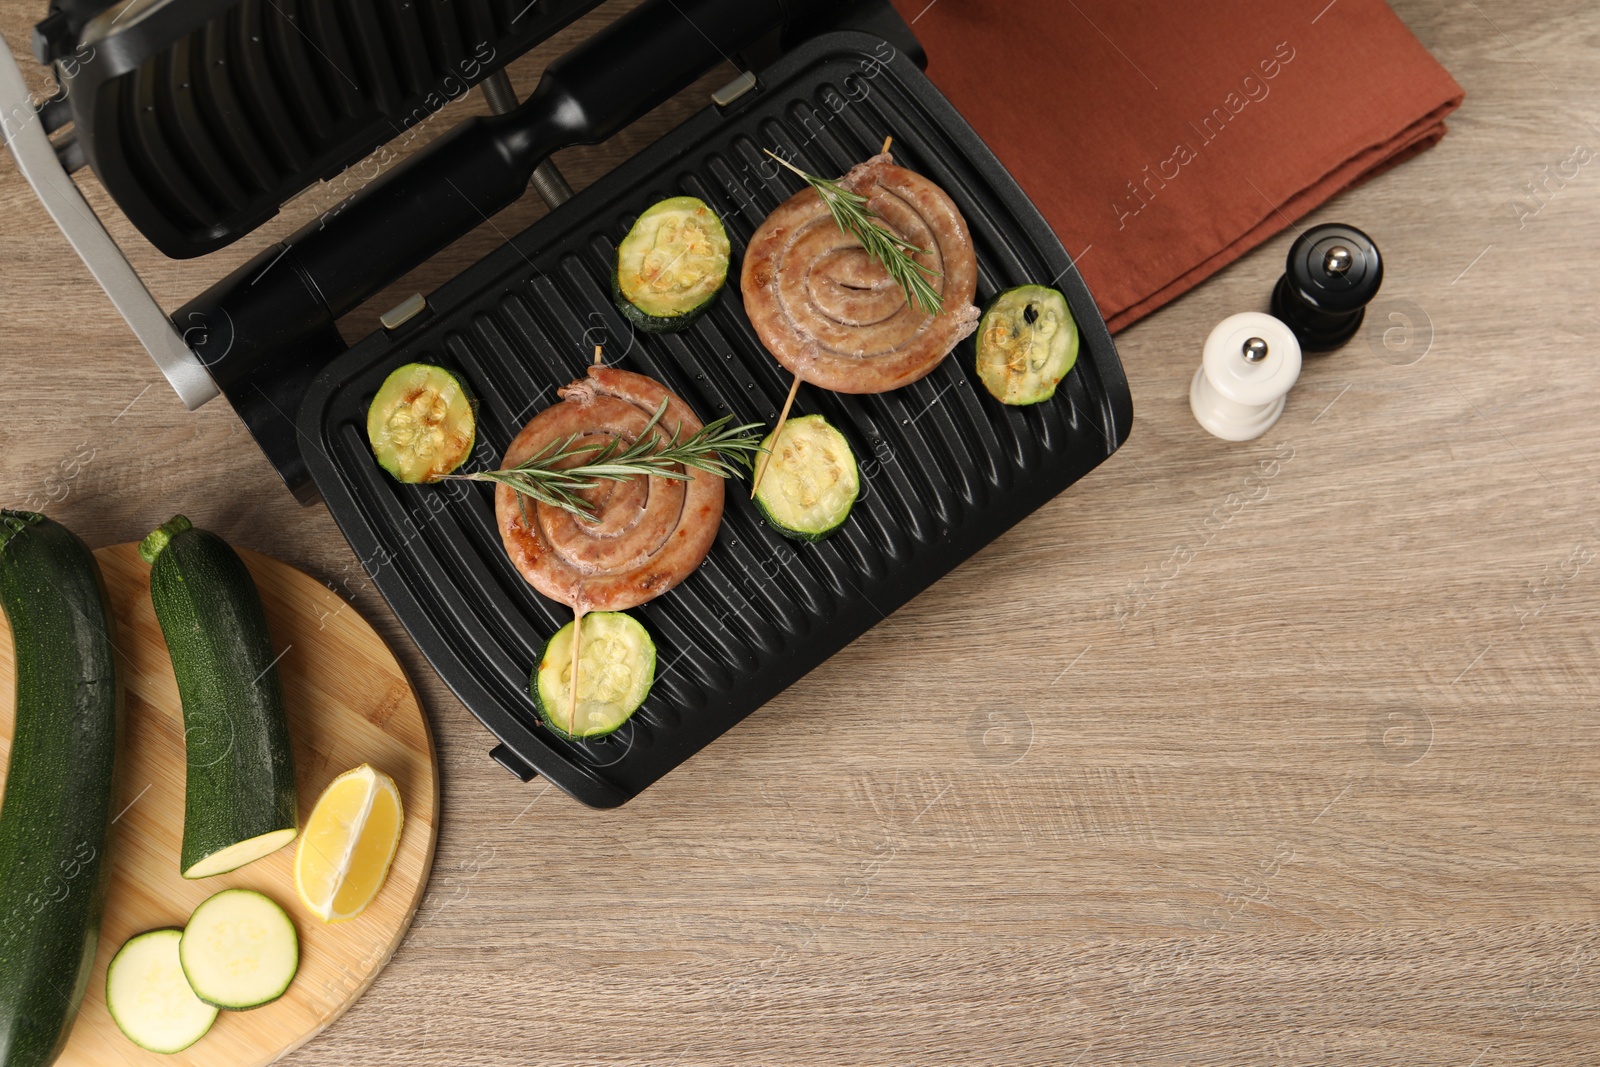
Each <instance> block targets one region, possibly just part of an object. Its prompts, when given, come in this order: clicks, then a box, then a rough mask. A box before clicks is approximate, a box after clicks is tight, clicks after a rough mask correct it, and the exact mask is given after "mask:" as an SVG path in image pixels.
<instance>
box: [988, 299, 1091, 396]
mask: <svg viewBox="0 0 1600 1067" xmlns="http://www.w3.org/2000/svg"><path fill="white" fill-rule="evenodd" d="M1077 361H1078V324H1077V322H1076V321H1074V320H1073V318H1072V312H1071V311H1069V310H1068V309H1067V300H1066V297H1064V296H1062V295H1061V294H1060V293H1059V292H1057V291H1056V290H1054V289H1047V288H1045V287H1044V286H1042V285H1022V286H1018V287H1017V288H1015V289H1007V290H1006V291H1005V292H1003V293H1001V294H1000V295H999V296H997V297H995V298H994V303H992V304H990V305H989V310H988V311H986V312H984V314H983V321H981V322H980V323H978V377H979V378H981V379H983V384H984V387H985V388H987V389H988V390H989V392H990V393H992V394H993V395H994V398H995V399H996V400H998V401H1000V402H1001V403H1002V404H1016V405H1021V404H1037V403H1039V402H1040V401H1041V400H1049V399H1050V398H1051V397H1052V396H1054V395H1055V391H1056V386H1057V385H1059V384H1061V379H1063V378H1065V377H1066V376H1067V372H1068V371H1070V370H1071V369H1072V365H1073V364H1074V363H1076V362H1077Z"/></svg>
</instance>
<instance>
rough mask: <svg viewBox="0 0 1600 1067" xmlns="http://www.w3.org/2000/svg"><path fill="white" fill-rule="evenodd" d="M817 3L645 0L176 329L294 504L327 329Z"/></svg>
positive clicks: (336, 343)
mask: <svg viewBox="0 0 1600 1067" xmlns="http://www.w3.org/2000/svg"><path fill="white" fill-rule="evenodd" d="M817 6H820V0H646V2H645V3H643V4H641V5H640V6H638V7H636V8H634V9H633V10H632V11H630V12H629V13H628V14H626V15H624V16H623V17H622V18H620V19H618V20H617V21H616V22H614V23H612V24H611V25H610V26H609V27H607V28H606V29H605V30H603V31H601V32H600V33H599V34H597V35H595V36H594V37H591V38H589V39H588V40H587V41H585V42H584V43H583V44H581V45H579V46H578V47H576V48H574V49H573V50H572V51H570V52H568V53H566V54H565V55H563V56H562V57H561V58H559V59H557V60H556V61H555V62H554V63H552V64H551V65H550V66H549V67H548V68H547V69H546V70H545V72H544V76H543V77H542V78H541V79H540V81H539V85H538V87H537V88H536V89H535V90H534V92H533V94H532V95H531V96H530V97H529V98H528V99H527V100H526V101H525V102H523V103H522V104H521V105H519V106H518V107H516V108H515V109H513V110H511V111H508V112H506V113H505V114H502V115H490V116H483V117H475V118H471V119H468V120H467V121H465V122H463V123H461V124H460V125H459V126H457V127H456V128H455V129H453V130H451V131H450V132H449V133H447V134H445V135H444V136H442V137H440V138H439V139H438V140H437V141H435V142H434V143H432V144H430V145H429V146H428V147H427V148H425V149H423V150H422V151H420V152H418V153H416V154H415V155H413V156H412V157H410V158H409V159H407V160H406V161H405V163H403V164H402V165H401V166H399V167H397V168H396V169H395V170H393V171H391V172H390V173H389V174H387V175H386V176H384V177H382V178H380V179H379V180H377V181H376V182H374V183H373V184H372V185H369V186H368V187H367V188H365V189H363V190H362V191H360V192H359V193H357V194H355V195H354V196H353V197H351V198H350V199H349V200H347V201H345V202H344V203H343V204H341V205H340V206H339V207H336V208H335V209H333V211H331V212H329V213H328V214H326V215H324V216H322V217H321V218H318V219H315V220H313V221H312V222H310V223H308V224H307V225H305V226H304V227H302V228H301V229H300V230H299V231H297V232H296V233H295V234H294V235H293V236H292V237H290V238H289V239H288V240H286V241H282V242H280V243H278V244H275V245H272V246H271V247H269V248H267V249H265V250H264V251H262V252H261V253H260V254H259V255H257V256H256V257H255V258H253V259H252V260H250V261H249V262H248V263H246V264H245V265H244V266H242V267H240V268H239V269H238V270H236V271H235V272H234V273H233V274H231V275H229V276H228V277H226V278H224V279H223V280H222V281H220V282H218V283H217V284H215V285H213V286H212V287H211V288H210V289H209V290H207V291H206V292H205V293H203V294H201V295H200V296H198V297H196V298H195V299H194V300H191V301H190V302H189V303H188V304H186V305H184V306H183V307H182V308H180V309H179V310H178V311H177V312H176V313H175V314H174V315H173V316H172V318H173V321H174V322H175V323H176V324H177V327H178V329H179V330H180V331H182V332H183V335H184V338H185V340H186V341H187V343H188V344H189V346H190V347H191V348H192V349H193V350H194V352H195V353H196V354H197V355H198V356H199V357H200V359H201V361H202V362H203V363H204V364H205V366H206V368H207V369H208V370H209V371H210V373H211V376H212V377H213V378H214V379H215V380H216V383H217V385H218V386H219V387H220V388H221V389H222V391H223V392H224V393H225V394H226V395H227V396H228V399H229V400H230V401H231V402H232V403H233V405H234V407H235V409H236V410H237V411H238V413H239V415H240V417H241V418H242V419H243V420H244V422H245V423H246V425H247V426H248V427H249V428H250V430H251V432H252V433H253V434H254V435H255V437H256V439H257V441H258V442H259V443H260V444H261V447H262V449H263V450H264V451H265V452H266V453H267V456H268V458H269V459H271V460H272V462H273V465H274V466H275V467H277V469H278V472H279V473H280V474H281V475H283V477H284V480H285V481H286V482H287V483H288V484H289V487H290V488H291V489H292V490H294V491H295V493H296V495H297V496H299V497H301V499H302V500H304V499H307V497H308V495H309V484H310V480H309V475H308V472H307V471H306V468H305V464H304V461H303V460H302V459H301V458H300V455H299V445H298V442H297V441H296V440H295V430H294V424H293V420H294V416H295V409H296V408H297V407H298V400H299V397H300V396H302V395H304V392H305V389H306V387H307V386H308V385H309V384H310V382H311V380H312V379H313V378H314V377H315V376H316V373H317V372H318V371H319V370H320V369H321V367H322V366H324V365H325V364H326V363H327V362H328V361H329V360H330V359H332V358H333V357H334V356H336V355H338V354H339V352H341V351H343V350H344V343H343V341H342V340H341V339H340V337H339V333H338V330H337V328H336V327H335V322H336V321H337V319H338V318H339V317H340V316H341V315H344V314H345V313H347V312H349V311H351V310H352V309H354V308H355V307H356V306H357V305H359V304H360V303H361V302H362V301H364V300H366V299H367V298H368V297H370V296H372V295H373V294H374V293H377V292H379V291H380V290H381V289H383V288H384V287H385V286H387V285H388V284H389V283H390V282H392V281H394V280H395V279H397V278H399V277H400V276H402V275H403V274H405V273H406V272H407V271H409V270H411V269H412V268H414V267H416V266H418V265H419V264H421V263H423V262H425V261H426V260H428V259H429V258H430V257H432V256H433V255H434V254H435V253H437V252H438V251H439V250H440V249H442V248H444V247H445V246H446V245H448V244H450V243H451V242H452V241H454V240H456V239H457V238H459V237H461V236H462V235H464V234H466V233H467V232H469V231H470V230H472V229H473V228H474V227H476V226H477V225H479V224H480V223H482V222H483V221H484V220H485V219H487V218H489V217H490V216H492V215H494V214H495V213H496V212H498V211H499V210H501V209H502V208H504V207H506V206H508V205H509V204H511V203H512V202H514V201H515V200H517V199H518V198H519V197H520V196H522V194H523V192H524V191H525V190H526V189H527V186H528V182H529V180H530V178H531V177H532V175H533V171H534V168H535V167H537V166H538V165H539V163H540V162H541V161H542V160H544V159H545V158H547V157H548V156H549V155H550V154H551V153H553V152H555V151H556V150H557V149H561V148H566V147H569V146H572V145H579V144H595V143H598V142H600V141H603V140H605V139H606V138H607V137H609V136H611V135H612V134H614V133H616V132H617V131H618V130H620V129H622V128H623V127H624V126H626V125H628V124H629V123H630V122H633V121H634V120H635V119H637V118H639V117H640V116H641V115H643V114H645V113H646V112H647V111H650V110H651V109H652V108H654V107H656V106H657V105H659V104H661V103H662V102H664V101H665V100H667V99H668V98H669V97H671V96H673V95H674V94H676V93H678V92H679V91H681V90H682V89H684V88H685V87H687V86H688V85H689V84H690V83H691V82H693V81H694V80H695V79H696V78H698V77H699V76H700V75H702V74H704V73H705V72H706V71H708V70H710V69H711V68H713V67H715V66H716V65H717V64H718V63H720V62H722V61H723V60H724V59H727V58H728V57H729V56H731V55H732V54H733V53H735V52H739V51H741V50H743V49H745V48H748V47H749V46H751V45H752V44H754V43H755V42H757V41H758V40H760V39H761V38H762V37H764V36H766V35H767V34H769V33H771V32H772V31H774V30H778V29H781V28H782V27H783V26H785V25H786V24H787V23H788V22H790V21H791V20H792V18H793V17H795V16H798V15H801V14H805V13H808V12H809V11H810V9H812V8H813V7H817Z"/></svg>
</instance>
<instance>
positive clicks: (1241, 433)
mask: <svg viewBox="0 0 1600 1067" xmlns="http://www.w3.org/2000/svg"><path fill="white" fill-rule="evenodd" d="M1299 377H1300V343H1299V342H1298V341H1296V340H1295V336H1294V332H1293V331H1292V330H1290V329H1289V327H1288V326H1287V325H1285V324H1284V323H1283V322H1281V321H1279V320H1278V319H1275V318H1273V317H1272V316H1271V315H1264V314H1262V313H1261V312H1259V311H1245V312H1241V313H1239V314H1237V315H1230V316H1228V317H1227V318H1225V319H1223V320H1222V321H1221V322H1219V323H1218V324H1217V325H1216V327H1215V328H1214V329H1213V330H1212V331H1211V336H1209V337H1207V338H1206V347H1205V355H1204V356H1203V357H1202V359H1201V361H1200V369H1199V370H1197V371H1195V372H1194V378H1193V379H1192V380H1191V381H1190V382H1189V409H1190V410H1191V411H1193V412H1194V417H1195V421H1197V422H1199V423H1200V425H1201V426H1202V427H1204V428H1205V429H1206V430H1207V431H1208V432H1210V433H1212V434H1215V435H1216V436H1217V437H1220V438H1222V439H1223V440H1225V441H1249V440H1251V439H1253V438H1256V437H1260V436H1261V435H1262V434H1264V433H1266V432H1267V430H1268V429H1270V428H1271V427H1272V424H1273V423H1275V422H1277V421H1278V416H1279V415H1281V414H1283V408H1284V398H1285V397H1286V396H1287V395H1288V392H1289V390H1290V389H1291V388H1292V387H1293V386H1294V383H1295V381H1296V380H1297V379H1298V378H1299Z"/></svg>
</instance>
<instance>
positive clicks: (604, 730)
mask: <svg viewBox="0 0 1600 1067" xmlns="http://www.w3.org/2000/svg"><path fill="white" fill-rule="evenodd" d="M655 680H656V643H655V641H654V640H652V639H651V637H650V631H649V630H646V629H645V628H644V626H643V625H642V624H641V623H640V622H639V621H638V620H637V619H635V618H633V616H631V615H624V614H623V613H622V612H620V611H596V612H591V613H589V614H587V615H585V616H584V617H583V642H582V647H581V648H579V649H578V712H577V715H576V716H574V715H573V713H572V623H570V622H569V623H567V624H566V625H565V626H563V627H562V628H561V629H559V630H557V631H556V632H555V635H554V636H553V637H551V638H550V640H548V641H546V642H545V646H544V650H543V651H542V652H540V653H539V665H538V666H537V667H535V668H534V669H533V678H532V680H531V684H530V686H529V688H530V689H531V690H532V694H533V700H534V703H535V704H537V705H538V707H539V718H540V719H541V720H543V722H544V724H545V725H546V726H548V727H549V728H550V729H551V730H553V731H554V732H555V733H557V734H558V735H560V736H561V737H564V738H566V739H567V740H569V741H580V740H583V739H584V738H589V737H604V736H605V735H606V734H609V733H614V732H615V731H616V730H618V729H620V728H621V726H622V724H623V723H625V722H627V721H628V719H629V718H630V717H631V716H632V715H633V713H634V712H635V711H638V710H639V705H640V704H643V703H644V698H645V697H646V696H648V695H649V694H650V687H651V686H652V685H654V684H655Z"/></svg>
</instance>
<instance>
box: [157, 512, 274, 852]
mask: <svg viewBox="0 0 1600 1067" xmlns="http://www.w3.org/2000/svg"><path fill="white" fill-rule="evenodd" d="M139 554H140V555H141V556H143V557H144V559H145V560H146V562H148V563H149V564H150V599H151V601H152V602H153V603H154V604H155V609H156V618H157V620H159V621H160V623H161V633H162V635H163V636H165V637H166V639H167V653H168V655H170V656H171V657H172V670H173V673H174V674H175V675H177V679H178V695H179V697H181V698H182V700H183V736H184V758H185V762H186V764H187V768H188V776H187V778H186V780H185V784H184V806H183V856H182V860H181V868H182V871H183V876H184V877H185V878H206V877H209V876H211V875H214V874H223V873H226V872H227V871H231V870H235V869H237V868H239V867H243V866H244V865H245V864H247V863H252V862H254V861H255V860H258V859H260V858H261V857H262V856H265V855H268V854H269V853H272V852H276V851H277V850H278V849H280V848H282V847H283V846H284V845H286V844H288V843H289V842H290V841H293V840H294V838H295V835H296V834H298V833H299V832H300V830H299V825H300V824H299V811H298V808H297V805H296V803H295V789H294V756H293V754H292V753H291V752H290V750H289V722H288V717H287V716H286V715H285V714H284V710H283V686H282V684H281V683H280V682H279V680H278V667H277V661H278V656H277V654H276V653H274V652H273V651H272V637H271V635H270V634H268V632H267V616H266V613H265V612H264V611H262V609H261V594H260V592H259V591H258V590H257V589H256V583H255V580H254V579H252V578H251V577H250V571H249V570H248V569H247V568H246V567H245V565H244V561H243V560H241V559H240V558H239V554H238V553H237V552H235V551H234V550H233V549H232V548H230V547H228V543H227V542H226V541H224V540H223V539H222V538H220V537H218V536H217V535H216V534H214V533H211V532H209V531H207V530H199V529H196V528H194V527H193V526H191V525H190V523H189V520H188V519H186V518H184V517H183V516H182V515H176V516H174V517H173V518H172V519H171V520H170V521H168V522H167V523H165V524H164V525H162V526H161V527H160V528H159V529H157V530H155V531H153V532H152V533H151V534H150V536H148V537H146V538H145V539H144V541H143V542H141V543H140V545H139Z"/></svg>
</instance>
